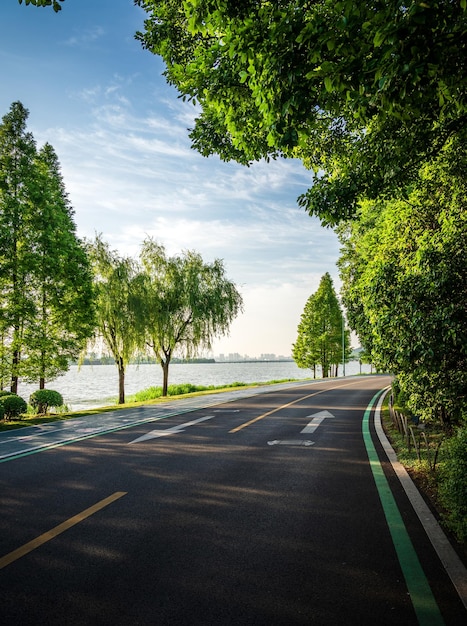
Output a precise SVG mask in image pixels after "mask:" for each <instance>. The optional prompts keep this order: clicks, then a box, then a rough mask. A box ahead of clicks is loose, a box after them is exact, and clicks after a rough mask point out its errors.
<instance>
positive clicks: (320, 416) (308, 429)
mask: <svg viewBox="0 0 467 626" xmlns="http://www.w3.org/2000/svg"><path fill="white" fill-rule="evenodd" d="M308 417H312V418H313V419H312V420H311V422H310V423H309V424H308V426H305V428H304V429H303V430H302V431H300V432H302V433H306V434H311V433H314V432H315V430H316V429H317V428H318V426H319V425H320V424H321V422H322V421H323V420H325V419H326V418H328V417H334V415H333V414H332V413H329V411H320V412H319V413H315V414H314V415H309V416H308Z"/></svg>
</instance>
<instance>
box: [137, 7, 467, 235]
mask: <svg viewBox="0 0 467 626" xmlns="http://www.w3.org/2000/svg"><path fill="white" fill-rule="evenodd" d="M136 4H138V5H139V6H141V7H142V8H143V9H144V10H145V11H146V12H147V14H148V17H147V19H146V21H145V26H144V32H140V33H138V34H137V37H138V39H139V40H140V41H141V43H142V44H143V46H144V47H145V48H147V49H148V50H150V51H151V52H153V53H155V54H158V55H160V56H161V57H162V58H163V60H164V61H165V63H166V67H167V69H166V71H165V76H166V78H167V80H168V82H169V83H171V84H173V85H175V86H176V87H177V89H178V90H179V92H180V94H181V95H182V96H183V97H184V98H188V99H190V100H192V101H193V102H195V103H198V104H199V105H200V106H201V109H202V111H201V114H200V115H199V116H198V118H197V120H196V124H195V127H194V129H193V130H192V132H191V138H192V140H193V145H194V147H195V148H197V149H198V150H199V151H200V152H201V153H202V154H204V155H210V154H214V153H217V154H219V155H220V157H221V158H222V159H226V160H230V159H235V160H237V161H239V162H241V163H244V164H248V163H249V162H251V161H253V160H258V159H261V158H266V159H267V158H271V157H272V158H274V157H277V156H279V155H284V156H287V157H297V158H300V159H301V160H302V161H303V163H304V164H305V165H306V166H307V167H309V168H311V169H312V170H313V172H314V180H313V186H312V187H311V188H310V190H309V191H308V192H307V193H306V194H304V195H303V196H302V197H301V198H300V203H301V204H302V205H303V206H304V207H305V208H306V209H307V210H308V211H309V212H310V213H314V214H318V215H319V216H320V217H321V219H322V220H323V221H324V222H325V223H327V224H335V223H336V222H338V221H339V220H340V219H343V218H348V217H352V216H353V215H354V214H355V211H356V206H357V201H358V199H359V198H361V197H364V196H367V197H378V196H380V195H381V193H384V192H386V191H388V190H391V191H392V192H393V193H394V190H395V189H400V190H401V191H402V190H403V189H404V188H405V186H406V185H407V183H408V182H410V181H412V180H413V179H414V177H416V176H417V172H418V168H419V166H420V164H421V163H423V162H424V161H425V160H426V159H427V158H428V157H431V156H432V155H434V154H437V153H438V152H439V150H440V149H441V148H442V147H443V145H444V144H445V143H446V141H447V140H448V139H449V138H450V137H451V136H453V135H454V134H456V133H457V132H458V131H459V129H461V128H463V127H464V126H465V121H466V113H467V111H466V107H467V98H466V81H467V79H466V77H467V67H466V64H467V11H466V5H467V2H466V0H461V1H460V2H451V1H450V0H437V1H434V2H429V3H428V2H424V1H422V0H411V1H409V2H407V1H406V0H395V1H393V2H381V1H379V0H376V1H371V2H364V3H361V2H360V3H357V2H352V1H350V0H343V1H338V2H331V0H318V1H317V2H313V3H310V2H305V1H304V0H288V1H284V2H280V3H275V2H269V1H266V0H242V1H241V2H235V3H234V2H231V1H229V0H216V2H214V1H212V0H184V1H183V2H179V1H178V0H136Z"/></svg>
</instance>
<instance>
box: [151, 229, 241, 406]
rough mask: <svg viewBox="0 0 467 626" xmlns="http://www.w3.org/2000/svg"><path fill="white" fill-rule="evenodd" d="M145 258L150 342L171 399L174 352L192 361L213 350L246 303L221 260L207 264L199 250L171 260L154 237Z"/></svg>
mask: <svg viewBox="0 0 467 626" xmlns="http://www.w3.org/2000/svg"><path fill="white" fill-rule="evenodd" d="M140 258H141V264H142V267H143V272H144V274H145V278H146V283H145V309H144V328H145V343H146V345H147V346H148V347H150V348H151V350H152V351H153V352H154V354H155V356H156V358H157V360H158V361H159V363H160V365H161V367H162V371H163V395H167V388H168V378H169V366H170V361H171V359H172V357H173V356H174V353H175V352H176V351H178V352H179V353H180V354H181V355H182V356H185V357H192V356H195V355H196V353H198V352H199V351H200V350H202V349H210V348H211V345H212V341H213V339H214V338H215V337H217V336H221V335H223V334H225V333H226V332H228V329H229V326H230V324H231V322H232V321H233V319H234V318H235V317H236V316H237V314H238V313H239V312H240V311H241V310H242V306H243V302H242V297H241V295H240V293H239V292H238V290H237V288H236V286H235V284H234V283H233V282H231V281H230V280H228V279H227V278H226V276H225V270H224V265H223V263H222V261H221V260H219V259H216V260H215V261H214V262H213V263H205V262H204V261H203V259H202V258H201V256H200V255H199V254H198V253H196V252H185V253H184V254H183V255H181V256H174V257H168V256H167V254H166V252H165V248H164V247H163V246H161V245H159V244H158V243H156V242H155V241H154V240H152V239H146V240H145V241H144V243H143V246H142V249H141V256H140Z"/></svg>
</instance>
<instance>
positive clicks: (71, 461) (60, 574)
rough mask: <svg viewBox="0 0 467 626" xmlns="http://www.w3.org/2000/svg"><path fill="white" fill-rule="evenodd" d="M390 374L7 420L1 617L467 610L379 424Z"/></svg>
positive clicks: (392, 618)
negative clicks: (380, 397)
mask: <svg viewBox="0 0 467 626" xmlns="http://www.w3.org/2000/svg"><path fill="white" fill-rule="evenodd" d="M388 384H389V378H387V377H383V376H371V377H362V378H344V379H334V380H330V381H313V382H306V383H299V384H285V385H284V384H282V385H276V386H271V387H267V388H265V389H261V390H257V391H254V392H253V391H247V390H243V391H240V392H232V393H229V394H228V395H212V396H208V397H204V398H201V399H197V400H196V401H194V402H193V401H190V400H186V401H185V400H184V401H181V402H179V403H174V402H172V403H169V404H167V405H165V406H162V407H160V406H152V407H150V406H148V407H143V408H141V409H134V410H131V411H115V412H113V413H111V414H107V415H104V416H102V417H98V416H95V417H93V418H90V419H86V420H84V419H78V420H74V422H75V423H74V424H72V423H71V422H68V423H67V424H66V425H57V424H55V425H53V424H52V425H49V426H47V427H45V426H44V427H41V428H36V429H31V430H29V429H28V430H27V431H21V432H20V431H17V432H16V433H14V434H12V433H10V434H7V435H6V434H5V435H3V436H2V437H0V462H1V463H0V473H1V496H0V498H1V515H0V589H1V603H0V620H1V623H3V624H9V625H16V624H18V625H21V626H26V625H28V624H46V625H48V626H51V625H60V626H64V625H66V626H68V625H75V624H76V625H77V624H79V625H81V626H82V625H85V624H89V625H100V624H102V625H104V624H109V625H110V624H112V625H130V626H132V625H136V624H141V625H152V624H155V625H172V624H173V625H177V626H184V625H187V626H196V625H209V626H210V625H213V626H214V625H221V626H222V625H224V624H225V625H234V624H235V625H238V626H243V625H250V624H251V625H253V624H254V625H256V626H260V625H263V624H264V625H268V626H274V625H282V624H283V625H284V626H292V625H294V624H313V625H327V624H329V625H331V624H332V625H335V624H339V623H345V624H358V625H362V626H364V625H366V624H368V625H370V624H371V625H373V624H378V625H384V624H388V625H395V624H397V625H398V626H402V625H412V624H413V625H416V624H421V625H422V626H425V625H426V626H428V625H437V624H443V623H444V624H447V625H451V624H452V625H455V626H458V625H459V624H461V623H467V622H466V621H465V618H466V617H467V614H466V611H465V607H464V605H463V602H462V599H461V597H460V596H459V590H458V589H457V590H456V587H455V586H454V585H453V583H452V581H451V578H450V576H449V575H448V573H446V570H445V567H443V565H442V563H441V560H440V557H439V556H438V555H437V554H436V552H435V551H434V549H433V547H432V545H431V542H430V541H429V539H428V536H427V534H426V532H425V530H424V528H423V526H422V524H421V522H420V520H419V517H418V516H417V514H416V513H415V511H414V509H413V507H412V505H411V503H410V501H409V500H408V498H407V495H406V493H405V491H404V490H403V488H402V486H401V483H400V481H399V479H398V478H397V476H396V475H395V473H394V471H393V469H392V466H391V464H390V463H389V461H388V459H387V457H386V456H385V454H384V452H383V450H382V447H381V444H380V442H379V439H378V437H377V436H376V434H375V432H374V425H373V415H374V412H373V408H374V405H375V404H376V401H377V394H378V392H379V391H380V390H381V389H383V388H384V387H385V386H387V385H388ZM372 403H373V407H372V406H370V405H371V404H372ZM125 420H126V421H125Z"/></svg>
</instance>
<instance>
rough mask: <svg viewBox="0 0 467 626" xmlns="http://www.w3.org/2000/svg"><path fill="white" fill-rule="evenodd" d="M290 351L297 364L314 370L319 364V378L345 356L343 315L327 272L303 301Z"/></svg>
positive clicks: (347, 335) (347, 339)
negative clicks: (295, 336)
mask: <svg viewBox="0 0 467 626" xmlns="http://www.w3.org/2000/svg"><path fill="white" fill-rule="evenodd" d="M292 350H293V351H292V355H293V358H294V360H295V362H296V363H297V365H298V367H302V368H308V367H309V368H311V369H313V371H314V372H316V366H317V365H320V366H321V370H322V375H323V378H327V377H328V376H329V374H330V373H331V369H332V366H335V367H336V368H337V366H338V364H339V363H341V362H342V358H343V357H344V359H345V360H347V358H348V357H349V352H350V333H349V331H347V330H344V318H343V314H342V311H341V308H340V306H339V301H338V300H337V296H336V293H335V291H334V287H333V284H332V278H331V276H330V275H329V273H327V272H326V274H325V275H324V276H323V277H322V278H321V282H320V284H319V287H318V290H317V291H316V293H314V294H312V295H311V296H310V297H309V298H308V300H307V303H306V305H305V308H304V311H303V313H302V316H301V319H300V323H299V325H298V337H297V341H296V342H295V343H294V345H293V349H292Z"/></svg>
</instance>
